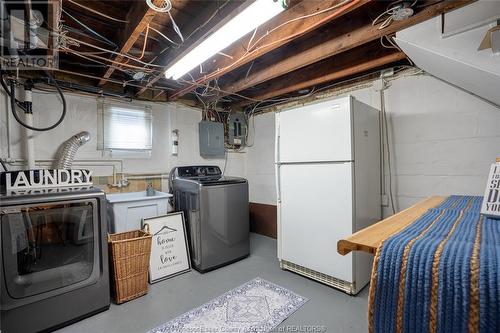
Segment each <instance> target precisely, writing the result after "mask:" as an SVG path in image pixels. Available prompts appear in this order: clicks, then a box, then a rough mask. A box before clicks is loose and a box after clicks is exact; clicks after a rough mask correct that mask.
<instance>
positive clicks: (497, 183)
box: [481, 162, 500, 218]
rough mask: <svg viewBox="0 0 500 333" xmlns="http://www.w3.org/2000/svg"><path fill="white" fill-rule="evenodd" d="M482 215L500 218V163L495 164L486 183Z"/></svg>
mask: <svg viewBox="0 0 500 333" xmlns="http://www.w3.org/2000/svg"><path fill="white" fill-rule="evenodd" d="M481 214H483V215H485V216H487V217H491V218H500V163H498V162H497V163H493V164H492V165H491V168H490V175H489V176H488V182H487V183H486V191H485V193H484V199H483V206H482V207H481Z"/></svg>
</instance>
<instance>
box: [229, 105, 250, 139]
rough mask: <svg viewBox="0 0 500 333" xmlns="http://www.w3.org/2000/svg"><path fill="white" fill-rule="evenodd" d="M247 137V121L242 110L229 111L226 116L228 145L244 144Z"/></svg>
mask: <svg viewBox="0 0 500 333" xmlns="http://www.w3.org/2000/svg"><path fill="white" fill-rule="evenodd" d="M246 137H247V121H246V118H245V114H244V113H243V112H235V113H231V114H230V115H229V118H228V133H227V141H228V143H229V144H230V145H235V146H244V145H245V144H246Z"/></svg>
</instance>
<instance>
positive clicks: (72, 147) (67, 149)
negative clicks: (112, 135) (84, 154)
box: [54, 131, 90, 169]
mask: <svg viewBox="0 0 500 333" xmlns="http://www.w3.org/2000/svg"><path fill="white" fill-rule="evenodd" d="M89 141H90V133H89V132H87V131H83V132H80V133H78V134H76V135H74V136H72V137H71V138H70V139H69V140H67V141H66V142H64V143H63V144H62V145H61V147H60V148H59V151H58V153H57V158H56V160H55V162H54V169H71V165H72V164H73V160H74V159H75V155H76V152H77V151H78V148H80V147H81V146H83V145H84V144H85V143H87V142H89Z"/></svg>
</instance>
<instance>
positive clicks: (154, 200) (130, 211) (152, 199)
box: [106, 191, 172, 233]
mask: <svg viewBox="0 0 500 333" xmlns="http://www.w3.org/2000/svg"><path fill="white" fill-rule="evenodd" d="M171 197H172V194H169V193H165V192H160V191H156V192H155V195H153V196H147V195H146V191H141V192H128V193H113V194H108V195H106V198H107V199H108V204H109V205H108V229H109V232H110V233H119V232H126V231H132V230H138V229H141V228H142V219H144V218H149V217H155V216H161V215H165V214H167V213H168V209H169V205H168V199H169V198H171Z"/></svg>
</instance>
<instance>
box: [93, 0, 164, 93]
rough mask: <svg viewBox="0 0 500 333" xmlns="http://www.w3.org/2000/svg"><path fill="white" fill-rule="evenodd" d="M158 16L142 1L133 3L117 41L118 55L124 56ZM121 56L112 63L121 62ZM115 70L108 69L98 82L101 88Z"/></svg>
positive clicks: (115, 57) (157, 0) (158, 0)
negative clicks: (119, 43) (118, 44)
mask: <svg viewBox="0 0 500 333" xmlns="http://www.w3.org/2000/svg"><path fill="white" fill-rule="evenodd" d="M154 3H158V4H160V3H161V0H154ZM156 14H158V12H157V11H155V10H153V9H151V8H149V6H148V5H147V4H146V2H144V1H133V2H132V7H131V8H130V10H129V11H128V13H127V21H128V23H127V25H126V27H125V29H124V30H123V35H121V36H119V37H118V39H120V40H121V45H122V47H121V49H120V53H122V54H125V53H127V52H129V51H130V49H131V48H132V47H133V46H134V44H135V42H136V41H137V39H138V38H139V37H140V35H141V33H142V32H143V31H144V30H145V29H146V27H147V26H148V24H149V23H151V21H153V19H154V17H155V16H156ZM123 58H124V57H123V56H120V55H117V56H114V59H113V60H114V61H117V62H121V61H123ZM114 71H115V69H114V68H113V67H108V69H107V70H106V72H105V73H104V75H103V79H101V80H100V81H99V85H100V86H102V85H103V84H105V83H106V80H105V79H107V78H109V77H110V76H111V74H113V72H114Z"/></svg>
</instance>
